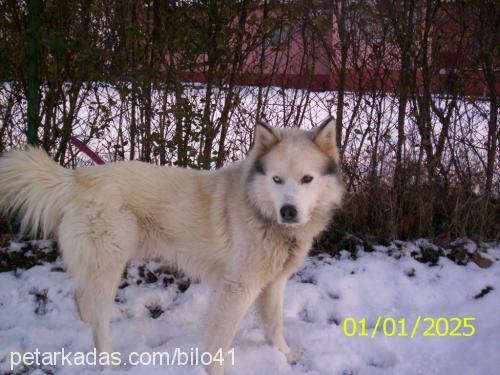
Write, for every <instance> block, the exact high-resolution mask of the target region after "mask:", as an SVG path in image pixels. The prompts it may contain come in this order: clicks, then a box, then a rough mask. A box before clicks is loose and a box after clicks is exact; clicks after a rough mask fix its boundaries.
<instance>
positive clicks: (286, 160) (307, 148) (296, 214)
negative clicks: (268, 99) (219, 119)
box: [249, 118, 343, 227]
mask: <svg viewBox="0 0 500 375" xmlns="http://www.w3.org/2000/svg"><path fill="white" fill-rule="evenodd" d="M335 134H336V131H335V120H334V119H333V118H328V119H327V120H325V121H324V122H323V123H322V124H321V125H319V126H318V127H316V128H315V129H313V130H311V131H304V130H299V129H295V128H291V129H290V128H288V129H278V128H272V127H270V126H269V125H268V124H267V123H265V122H260V123H258V124H257V126H256V133H255V137H254V138H255V140H254V145H253V148H252V151H251V153H250V155H249V158H250V161H251V162H252V167H251V170H250V174H249V176H250V194H249V199H250V202H251V204H252V205H253V206H254V207H255V208H256V209H257V210H258V212H259V213H260V214H261V215H262V216H264V217H265V218H266V219H268V220H272V221H273V222H277V223H278V224H280V225H283V226H287V227H298V226H301V225H304V224H306V223H307V222H308V221H309V220H310V219H311V218H312V216H313V215H314V214H315V213H316V212H320V211H321V212H325V211H328V212H329V211H331V209H332V208H334V207H335V206H338V205H339V204H340V201H341V199H342V192H343V188H342V184H341V180H340V176H339V155H338V150H337V145H336V140H335Z"/></svg>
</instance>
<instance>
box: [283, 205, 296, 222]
mask: <svg viewBox="0 0 500 375" xmlns="http://www.w3.org/2000/svg"><path fill="white" fill-rule="evenodd" d="M280 214H281V217H282V218H283V220H284V221H286V222H293V221H295V219H297V209H296V208H295V206H294V205H291V204H285V205H284V206H283V207H281V209H280Z"/></svg>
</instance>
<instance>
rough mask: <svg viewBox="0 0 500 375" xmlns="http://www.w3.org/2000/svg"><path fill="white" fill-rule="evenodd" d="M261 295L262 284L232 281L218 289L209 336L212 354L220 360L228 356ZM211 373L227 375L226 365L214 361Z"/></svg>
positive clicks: (209, 348) (210, 367)
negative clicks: (232, 344)
mask: <svg viewBox="0 0 500 375" xmlns="http://www.w3.org/2000/svg"><path fill="white" fill-rule="evenodd" d="M258 293H259V286H258V285H252V284H249V283H245V282H241V281H228V280H225V281H224V282H223V285H222V286H221V287H220V288H219V289H218V290H217V292H216V296H215V298H214V300H213V304H214V305H213V309H212V310H211V313H213V315H212V316H211V317H209V319H210V322H209V326H208V337H207V339H208V351H209V352H210V353H212V355H213V356H217V357H216V358H217V359H219V358H220V357H222V358H224V357H225V355H226V354H227V351H228V350H229V346H230V345H231V343H232V342H233V339H234V336H235V334H236V331H237V329H238V327H239V325H240V323H241V321H242V320H243V318H244V316H245V313H246V312H247V311H248V308H249V307H250V305H251V304H252V303H253V301H254V300H255V298H256V296H257V295H258ZM207 370H208V372H209V374H211V375H216V374H217V375H219V374H223V373H224V362H223V361H213V362H212V363H211V365H210V366H208V368H207Z"/></svg>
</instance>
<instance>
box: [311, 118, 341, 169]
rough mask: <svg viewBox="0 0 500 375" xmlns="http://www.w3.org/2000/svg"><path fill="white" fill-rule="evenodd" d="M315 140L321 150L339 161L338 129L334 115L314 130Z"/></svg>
mask: <svg viewBox="0 0 500 375" xmlns="http://www.w3.org/2000/svg"><path fill="white" fill-rule="evenodd" d="M313 141H314V143H316V145H317V146H318V147H319V148H320V149H321V151H323V152H324V153H325V154H327V155H328V156H330V157H331V158H332V159H333V160H334V161H335V162H336V163H338V162H339V152H338V149H337V130H336V127H335V118H334V117H333V116H330V117H328V118H327V119H326V120H324V121H323V122H322V123H321V124H320V125H319V126H318V127H317V128H316V129H314V130H313Z"/></svg>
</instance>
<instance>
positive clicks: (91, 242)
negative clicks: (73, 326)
mask: <svg viewBox="0 0 500 375" xmlns="http://www.w3.org/2000/svg"><path fill="white" fill-rule="evenodd" d="M137 233H138V232H137V223H136V221H135V218H134V217H133V216H132V215H131V214H129V213H127V212H124V211H121V210H116V211H115V210H109V209H108V210H106V211H104V210H103V211H97V210H90V209H88V210H86V211H84V212H81V211H80V212H79V213H78V215H73V216H72V215H66V216H65V217H64V219H63V221H62V223H61V225H60V228H59V243H60V246H61V250H62V252H63V257H64V260H65V262H66V264H67V265H68V268H69V270H70V271H71V273H72V274H73V275H74V276H75V277H76V282H77V285H78V289H77V291H76V293H75V299H76V302H77V307H78V312H79V314H80V316H81V318H82V320H84V321H85V322H88V323H90V325H91V326H92V333H93V337H94V344H95V347H96V348H97V350H98V352H107V353H111V352H112V346H111V335H110V327H109V324H110V320H111V313H112V308H113V302H114V297H115V295H116V291H117V289H118V285H119V282H120V279H121V276H122V273H123V270H124V268H125V265H126V263H127V261H128V260H129V259H130V257H131V255H132V253H133V251H134V250H135V248H136V246H137V242H138V241H137Z"/></svg>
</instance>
